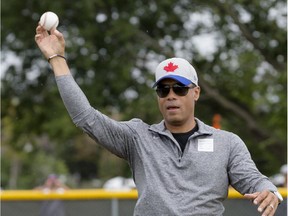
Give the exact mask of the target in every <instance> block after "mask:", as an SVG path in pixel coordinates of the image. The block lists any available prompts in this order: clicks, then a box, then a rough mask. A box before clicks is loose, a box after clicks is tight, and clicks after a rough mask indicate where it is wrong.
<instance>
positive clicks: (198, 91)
mask: <svg viewBox="0 0 288 216" xmlns="http://www.w3.org/2000/svg"><path fill="white" fill-rule="evenodd" d="M200 92H201V89H200V86H196V87H195V88H194V101H198V99H199V97H200Z"/></svg>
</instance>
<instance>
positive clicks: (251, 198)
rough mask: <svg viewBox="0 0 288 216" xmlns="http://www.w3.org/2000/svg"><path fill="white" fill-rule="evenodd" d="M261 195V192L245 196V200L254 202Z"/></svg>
mask: <svg viewBox="0 0 288 216" xmlns="http://www.w3.org/2000/svg"><path fill="white" fill-rule="evenodd" d="M259 194H260V192H256V193H252V194H244V198H245V199H250V200H254V199H255V198H256V197H257V196H258V195H259Z"/></svg>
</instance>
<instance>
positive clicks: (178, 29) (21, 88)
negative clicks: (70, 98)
mask: <svg viewBox="0 0 288 216" xmlns="http://www.w3.org/2000/svg"><path fill="white" fill-rule="evenodd" d="M232 3H233V4H232ZM285 6H286V2H285V1H283V0H279V1H275V2H271V1H267V0H264V1H254V0H253V1H246V0H235V1H233V2H231V1H213V2H212V1H207V0H204V1H203V0H201V1H198V0H195V1H193V3H191V2H190V1H186V0H179V1H172V0H165V1H152V0H149V1H145V2H143V1H140V0H136V1H131V0H126V1H118V2H117V1H103V0H83V1H81V2H75V3H73V4H71V3H70V2H66V1H61V2H59V1H56V2H49V3H48V2H45V1H40V2H39V1H36V0H27V1H16V0H10V1H7V2H5V4H3V5H2V23H1V32H2V37H1V44H2V62H3V65H2V71H3V72H2V76H1V81H2V91H1V97H2V103H1V108H2V113H1V120H2V127H1V128H2V137H1V138H2V149H4V151H3V152H2V161H4V163H3V164H5V166H3V168H4V170H3V173H5V175H2V183H3V184H4V185H3V186H4V187H8V186H9V179H10V188H17V187H23V188H25V187H26V188H29V187H32V185H34V184H36V182H35V181H33V180H31V179H32V178H30V182H29V181H24V182H28V183H25V185H21V186H20V185H19V184H17V182H21V180H23V179H27V178H29V177H28V176H29V172H33V163H35V161H39V160H40V159H39V158H41V155H42V154H43V152H44V153H46V156H47V157H48V158H54V160H55V163H54V162H53V163H52V162H51V164H50V165H49V167H50V168H49V169H48V170H49V171H47V172H51V170H58V172H61V173H64V174H66V173H67V172H69V173H70V174H71V175H72V174H75V173H80V175H81V177H82V180H83V181H84V180H91V179H92V178H107V177H109V175H115V174H117V175H118V174H119V172H118V170H117V172H116V171H115V170H113V169H110V170H112V171H111V174H109V173H107V172H105V171H103V169H107V167H105V166H104V165H103V163H101V162H100V161H99V158H102V157H103V156H102V155H105V154H106V152H105V151H106V150H103V149H102V148H100V147H95V145H94V144H93V143H92V142H91V141H88V140H87V139H86V135H84V134H83V133H81V131H79V130H78V129H77V128H75V126H74V125H73V124H72V122H71V120H70V119H69V116H68V114H67V112H66V110H65V108H64V106H63V103H62V101H61V99H60V97H59V94H58V91H57V88H56V86H55V82H54V77H53V75H52V74H51V71H50V69H49V67H48V64H47V62H46V61H45V59H43V56H41V53H40V51H39V50H38V48H37V47H36V44H35V42H34V40H33V39H34V34H35V27H36V25H37V22H38V20H39V18H40V16H41V14H42V13H43V12H45V11H46V10H51V11H53V12H55V13H56V14H58V16H59V17H60V25H59V30H60V31H62V32H63V33H64V35H65V38H66V43H67V49H66V50H67V58H68V62H69V65H70V67H71V71H72V73H73V75H74V77H75V79H76V81H77V82H78V83H79V85H80V86H81V88H82V89H83V91H84V92H85V94H86V95H87V97H88V99H89V101H90V103H91V104H92V106H94V107H97V109H99V110H100V111H102V112H103V113H105V114H107V115H109V116H111V117H113V118H116V119H117V120H127V119H130V118H132V117H140V118H142V119H143V120H144V121H146V122H148V123H156V122H158V121H159V120H161V116H160V114H159V112H158V109H157V104H156V99H155V97H154V96H153V94H154V95H155V93H154V91H153V90H152V89H151V86H152V83H153V79H154V77H153V73H152V72H153V69H154V66H156V64H157V62H159V61H161V60H163V59H164V58H166V57H172V56H175V55H177V56H180V57H185V58H186V59H187V60H189V61H191V62H192V63H193V65H194V66H195V68H196V70H197V71H198V74H199V78H200V86H201V88H202V95H201V97H200V101H199V103H198V104H197V108H196V115H197V116H198V117H199V118H201V119H203V120H204V121H206V122H207V123H210V122H211V121H212V117H213V115H214V114H215V113H217V114H221V116H222V122H221V125H222V128H223V129H227V130H232V131H233V132H235V133H236V134H239V136H240V137H242V138H243V139H244V140H245V142H246V144H247V146H248V148H249V149H250V151H251V154H252V157H253V158H254V159H255V161H256V163H257V165H258V167H259V169H260V170H261V171H262V172H264V174H266V175H270V174H273V173H275V172H277V171H278V167H280V165H281V164H283V163H285V162H286V142H287V140H286V139H287V136H286V132H287V122H286V119H287V113H286V112H287V105H286V101H287V100H286V97H287V95H286V92H287V73H286V47H287V44H286V43H287V42H286V18H285V17H286V7H285ZM11 8H13V10H11ZM19 14H20V16H19ZM275 14H277V16H276V15H275ZM279 14H280V15H279ZM16 26H21V30H20V31H19V30H18V29H20V28H15V27H16ZM24 29H25V30H24ZM204 45H205V46H204ZM11 59H13V63H12V64H7V62H8V61H9V60H11ZM81 146H85V148H81ZM27 149H28V150H27ZM87 149H90V150H91V151H89V152H87V151H85V150H87ZM31 158H34V159H35V160H30V159H31ZM37 158H38V159H37ZM47 160H48V161H49V159H47ZM113 160H114V159H113ZM115 160H118V159H117V158H116V157H115ZM40 161H41V160H40ZM116 163H117V162H116ZM55 164H58V165H55ZM113 164H115V163H113V162H111V166H113ZM121 164H122V163H121ZM41 166H42V165H41ZM24 167H25V170H26V171H28V173H27V172H25V171H24ZM57 167H58V168H57ZM9 170H10V171H9ZM121 170H122V172H120V173H122V174H123V175H126V176H127V175H129V172H127V167H125V166H121ZM47 172H46V173H42V174H39V175H40V177H43V178H44V177H46V175H47V174H49V173H47ZM104 173H105V174H104ZM12 179H14V182H13V181H12ZM11 181H12V183H11Z"/></svg>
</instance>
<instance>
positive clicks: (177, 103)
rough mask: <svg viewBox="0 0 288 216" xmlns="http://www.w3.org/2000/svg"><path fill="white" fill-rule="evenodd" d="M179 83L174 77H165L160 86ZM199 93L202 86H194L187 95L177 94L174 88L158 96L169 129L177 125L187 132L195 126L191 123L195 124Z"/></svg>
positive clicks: (160, 108)
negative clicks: (163, 95) (195, 108)
mask: <svg viewBox="0 0 288 216" xmlns="http://www.w3.org/2000/svg"><path fill="white" fill-rule="evenodd" d="M177 83H178V82H177V81H175V80H173V79H165V80H163V81H161V83H160V84H159V86H162V87H163V86H166V87H168V86H173V85H175V84H177ZM179 85H180V84H179ZM189 87H193V85H192V84H191V85H189ZM199 95H200V87H194V88H190V89H189V90H188V93H187V95H185V96H179V95H177V94H176V93H175V92H174V91H173V89H172V88H170V92H169V93H168V95H167V96H166V97H159V96H158V105H159V110H160V112H161V113H162V115H163V118H164V120H165V124H166V127H167V128H168V129H169V128H174V127H177V128H182V129H183V132H185V131H188V130H191V129H192V128H193V127H192V125H191V124H193V125H194V107H195V101H197V100H198V98H199ZM191 127H192V128H191Z"/></svg>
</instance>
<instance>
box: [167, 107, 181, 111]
mask: <svg viewBox="0 0 288 216" xmlns="http://www.w3.org/2000/svg"><path fill="white" fill-rule="evenodd" d="M176 109H179V107H178V106H167V110H176Z"/></svg>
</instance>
